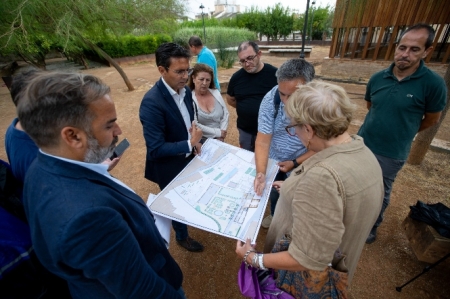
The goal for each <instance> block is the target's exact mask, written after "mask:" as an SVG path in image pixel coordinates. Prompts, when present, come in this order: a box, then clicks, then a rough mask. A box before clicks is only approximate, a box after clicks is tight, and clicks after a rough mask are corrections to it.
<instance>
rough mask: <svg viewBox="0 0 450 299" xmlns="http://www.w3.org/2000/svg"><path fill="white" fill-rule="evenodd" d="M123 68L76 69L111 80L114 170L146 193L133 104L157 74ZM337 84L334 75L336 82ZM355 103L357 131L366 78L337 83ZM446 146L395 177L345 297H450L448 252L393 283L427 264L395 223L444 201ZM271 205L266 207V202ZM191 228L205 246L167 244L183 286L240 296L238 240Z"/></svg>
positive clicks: (6, 105) (1, 104)
mask: <svg viewBox="0 0 450 299" xmlns="http://www.w3.org/2000/svg"><path fill="white" fill-rule="evenodd" d="M328 50H329V49H328V47H314V48H313V51H312V56H311V58H309V59H308V60H310V61H311V62H313V63H314V64H315V66H316V73H317V74H318V75H320V72H321V65H320V64H321V61H322V59H323V57H326V56H328ZM286 59H287V58H282V57H270V56H263V60H264V61H265V62H268V63H271V64H273V65H275V66H280V65H281V64H282V63H283V62H284V61H286ZM238 68H239V66H238V65H235V67H234V68H232V69H229V70H225V69H220V70H219V80H220V81H227V80H228V79H229V77H230V76H231V75H232V74H233V73H234V72H235V71H236V70H238ZM124 70H125V72H126V74H127V75H128V77H129V78H130V80H131V82H132V83H133V84H134V86H135V88H136V90H134V91H132V92H128V91H127V90H126V87H125V84H124V83H123V81H122V80H121V78H120V76H119V74H118V73H117V72H116V70H115V69H113V68H94V69H90V70H82V72H86V73H90V74H93V75H96V76H98V77H100V78H101V79H102V80H104V81H105V82H106V83H107V84H108V85H110V86H111V90H112V98H113V99H114V101H115V103H116V109H117V113H118V123H119V125H120V126H121V128H122V131H123V134H122V136H121V137H126V138H128V140H129V141H130V143H131V147H130V148H129V149H128V150H127V151H126V152H125V154H124V156H123V157H122V160H121V162H120V163H119V165H118V166H117V167H116V168H115V169H114V170H113V172H112V174H113V175H114V176H116V177H117V178H119V179H120V180H122V181H123V182H125V183H126V184H127V185H128V186H130V187H131V188H133V189H134V190H135V191H136V192H137V193H138V194H139V195H140V196H141V197H142V198H143V199H144V200H146V199H147V196H148V194H149V193H158V192H159V189H158V187H157V186H156V185H155V184H154V183H152V182H150V181H147V180H146V179H145V178H144V161H145V153H146V149H145V144H144V139H143V135H142V126H141V124H140V122H139V117H138V110H139V105H140V102H141V99H142V97H143V95H144V93H145V92H146V91H147V90H149V89H150V88H151V87H152V86H153V84H154V83H155V82H156V81H157V80H158V79H159V74H158V72H157V69H156V66H155V64H154V62H153V63H142V64H135V65H129V66H124ZM337 84H340V83H337ZM340 85H342V86H343V87H344V88H345V89H346V90H347V92H348V93H349V94H350V97H351V98H352V100H353V101H354V102H355V103H356V104H357V105H358V107H359V108H358V111H357V113H356V115H355V120H354V122H353V124H352V126H351V128H350V132H351V133H356V131H357V129H358V127H359V125H360V124H361V123H362V121H363V119H364V116H365V114H366V108H365V102H364V100H363V96H364V91H365V86H364V85H356V84H340ZM229 111H230V122H229V129H228V135H227V138H226V140H225V141H226V142H228V143H230V144H233V145H238V142H237V140H238V138H237V136H238V134H237V129H236V113H235V110H234V109H233V108H231V107H229ZM0 115H1V118H0V158H1V159H4V160H7V158H6V154H5V150H4V140H3V138H4V133H5V131H6V129H7V127H8V125H9V124H10V123H11V121H12V119H13V118H14V117H15V109H14V107H13V104H12V102H11V99H10V96H9V93H8V90H7V88H6V87H5V86H1V87H0ZM437 138H439V139H442V140H445V141H447V142H449V141H450V120H449V117H447V119H446V120H445V121H444V123H443V124H442V126H441V128H440V130H439V132H438V134H437ZM449 179H450V154H449V153H444V152H438V151H429V152H428V153H427V155H426V157H425V160H424V162H423V163H422V165H420V166H412V165H405V167H404V168H403V170H402V171H401V172H400V173H399V176H398V178H397V180H396V182H395V185H394V189H393V192H392V196H391V205H390V206H389V208H388V209H387V212H386V216H385V221H384V222H383V224H382V225H381V227H380V229H379V234H378V239H377V241H376V242H375V243H373V244H371V245H365V247H364V250H363V252H362V256H361V259H360V261H359V264H358V267H357V271H356V274H355V277H354V279H353V283H352V286H351V289H350V298H405V299H406V298H439V299H442V298H450V284H449V283H448V282H449V277H450V259H448V260H447V261H445V262H443V263H441V264H440V265H438V266H436V267H435V268H433V269H432V270H430V271H429V272H428V273H426V274H425V275H423V276H421V277H420V278H419V279H417V280H416V281H414V282H413V283H411V284H410V285H408V286H406V287H405V288H404V289H403V291H402V292H401V293H399V292H396V290H395V287H396V286H400V285H402V284H403V283H405V282H406V281H408V280H409V279H410V278H412V277H414V276H415V275H417V274H419V273H420V272H421V271H422V270H423V269H424V267H425V266H427V265H428V264H426V263H423V262H419V261H418V260H417V258H416V256H415V255H414V253H413V251H412V249H411V247H410V245H409V242H408V240H407V238H406V236H405V233H404V229H403V227H402V225H401V223H402V221H403V220H404V219H405V217H406V216H407V214H408V212H409V206H410V205H413V204H415V203H416V201H417V200H421V201H424V202H438V201H441V202H443V203H444V204H446V205H447V206H450V183H449ZM266 213H269V209H267V210H266ZM266 233H267V230H266V229H261V230H260V232H259V236H258V240H257V244H258V246H257V249H259V250H262V247H263V243H264V238H265V236H266ZM190 235H191V236H192V237H193V238H195V239H197V240H199V241H201V242H202V243H203V245H204V246H205V251H204V252H202V253H190V252H187V251H185V250H184V249H180V247H179V246H178V245H177V244H176V243H175V240H174V234H172V242H171V246H170V252H171V253H172V255H173V256H174V257H175V259H176V260H177V262H178V263H179V264H180V266H181V268H182V270H183V273H184V283H183V288H184V289H185V292H186V295H187V297H188V298H189V299H197V298H198V299H201V298H243V297H242V296H241V295H240V292H239V289H238V286H237V271H238V269H239V266H240V262H241V261H240V260H239V259H237V257H236V254H235V252H234V248H235V244H236V241H235V240H232V239H228V238H225V237H221V236H217V235H214V234H212V233H209V232H205V231H202V230H199V229H195V228H190Z"/></svg>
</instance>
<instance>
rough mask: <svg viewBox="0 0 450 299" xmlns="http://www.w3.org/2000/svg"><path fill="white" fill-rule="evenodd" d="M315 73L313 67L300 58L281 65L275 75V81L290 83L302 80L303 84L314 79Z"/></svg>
mask: <svg viewBox="0 0 450 299" xmlns="http://www.w3.org/2000/svg"><path fill="white" fill-rule="evenodd" d="M315 74H316V71H315V70H314V66H313V65H312V64H311V63H309V62H308V61H306V60H304V59H301V58H294V59H290V60H288V61H286V62H285V63H283V64H282V65H281V66H280V68H279V69H278V70H277V72H276V73H275V76H276V77H277V81H278V83H279V82H283V81H292V80H295V79H304V80H305V83H308V82H311V81H312V80H313V79H314V75H315Z"/></svg>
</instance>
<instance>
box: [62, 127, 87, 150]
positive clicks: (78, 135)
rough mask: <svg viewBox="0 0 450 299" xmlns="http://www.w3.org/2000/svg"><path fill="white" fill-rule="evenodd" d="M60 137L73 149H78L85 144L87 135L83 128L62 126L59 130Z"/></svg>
mask: <svg viewBox="0 0 450 299" xmlns="http://www.w3.org/2000/svg"><path fill="white" fill-rule="evenodd" d="M61 139H62V141H63V143H65V144H66V145H68V146H69V147H71V148H74V149H80V148H83V147H84V146H85V143H86V140H87V137H86V133H85V132H84V131H83V130H80V129H78V128H75V127H64V128H63V129H62V130H61Z"/></svg>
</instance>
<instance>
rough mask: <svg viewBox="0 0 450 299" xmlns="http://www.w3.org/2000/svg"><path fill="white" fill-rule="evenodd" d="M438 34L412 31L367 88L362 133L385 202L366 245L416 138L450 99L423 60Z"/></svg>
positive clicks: (372, 237)
mask: <svg viewBox="0 0 450 299" xmlns="http://www.w3.org/2000/svg"><path fill="white" fill-rule="evenodd" d="M434 34H435V33H434V30H433V28H432V27H431V26H429V25H428V24H416V25H413V26H411V27H409V28H408V29H407V30H406V31H405V32H404V33H403V34H402V36H401V38H400V42H399V43H398V45H397V47H396V49H395V55H394V63H393V64H392V65H391V66H390V67H389V68H388V69H386V70H383V71H381V72H378V73H376V74H374V75H373V76H372V77H371V78H370V80H369V83H368V84H367V90H366V95H365V100H366V101H367V109H369V112H368V113H367V115H366V118H365V120H364V123H363V124H362V126H361V128H360V129H359V132H358V135H360V136H361V137H363V138H364V143H365V144H366V145H367V147H368V148H370V149H371V150H372V152H373V153H374V154H375V156H376V158H377V159H378V162H379V163H380V166H381V169H382V171H383V183H384V192H385V194H384V201H383V206H382V208H381V212H380V215H379V216H378V219H377V221H376V222H375V225H374V226H373V228H372V230H371V232H370V235H369V236H368V238H367V240H366V243H367V244H371V243H373V242H374V241H375V239H376V234H377V228H378V226H379V225H380V224H381V222H382V221H383V214H384V211H385V210H386V207H387V206H388V205H389V200H390V194H391V190H392V184H393V183H394V180H395V177H396V176H397V173H398V172H399V171H400V169H401V168H402V167H403V165H404V163H405V161H406V159H407V157H408V154H409V151H410V148H411V143H412V141H413V139H414V136H415V135H416V133H417V132H420V131H422V130H425V129H427V128H429V127H431V126H433V125H435V124H437V122H438V121H439V118H440V116H441V111H442V110H443V109H444V107H445V104H446V99H447V95H446V94H447V91H446V87H445V82H444V80H443V78H442V77H440V76H439V75H438V74H436V73H435V72H433V71H431V70H430V69H428V68H427V67H426V66H425V65H424V62H423V61H422V59H424V58H425V57H427V55H428V54H429V53H430V52H431V50H432V49H433V47H432V43H433V40H434Z"/></svg>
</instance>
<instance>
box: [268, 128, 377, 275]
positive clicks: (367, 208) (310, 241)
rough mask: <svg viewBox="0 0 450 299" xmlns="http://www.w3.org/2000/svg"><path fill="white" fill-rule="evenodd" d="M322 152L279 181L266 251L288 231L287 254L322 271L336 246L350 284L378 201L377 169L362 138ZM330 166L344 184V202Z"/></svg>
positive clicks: (356, 138) (354, 136) (329, 260)
mask: <svg viewBox="0 0 450 299" xmlns="http://www.w3.org/2000/svg"><path fill="white" fill-rule="evenodd" d="M352 137H353V141H352V142H350V143H345V144H340V145H335V146H332V147H329V148H327V149H325V150H322V151H320V152H318V153H317V154H315V155H314V156H312V157H311V158H309V159H308V160H306V161H305V162H304V163H303V164H302V165H300V166H299V167H297V168H296V169H295V170H294V171H293V172H292V174H291V176H290V177H289V178H288V179H287V180H286V181H285V182H284V183H283V185H282V188H281V195H280V198H279V200H278V203H277V207H276V209H275V215H274V217H273V220H272V224H271V225H270V229H269V232H268V233H267V238H266V242H265V247H264V252H270V251H271V249H272V247H273V245H274V244H275V242H276V241H277V240H278V239H279V238H281V237H282V236H283V235H284V234H286V233H287V234H291V236H292V242H291V244H290V246H289V253H290V254H291V255H292V256H293V257H294V258H295V259H296V260H297V261H298V262H299V263H300V264H301V265H302V266H304V267H306V268H308V269H311V270H317V271H320V270H324V269H325V268H326V267H327V265H328V263H330V262H331V261H332V259H333V254H334V252H335V250H336V249H337V248H340V250H341V251H342V253H343V254H344V255H346V256H347V257H346V259H345V264H346V266H347V268H348V272H349V283H350V282H351V279H352V277H353V274H354V271H355V269H356V265H357V263H358V260H359V257H360V255H361V251H362V249H363V247H364V243H365V240H366V238H367V236H368V235H369V232H370V229H371V228H372V226H373V224H374V223H375V220H376V219H377V217H378V214H379V213H380V210H381V205H382V202H383V192H384V191H383V190H384V189H383V179H382V173H381V168H380V166H379V164H378V161H377V160H376V158H375V156H374V155H373V154H372V152H371V151H370V150H369V149H368V148H367V147H366V146H365V145H364V142H363V139H362V138H361V137H359V136H357V135H353V136H352ZM317 163H323V164H326V165H327V166H328V167H329V168H331V169H334V170H335V172H336V173H337V175H338V178H339V179H340V180H341V182H342V184H343V189H344V192H345V195H346V196H345V198H346V200H345V202H344V201H343V198H342V197H341V196H340V194H339V191H338V183H337V182H336V179H335V178H334V177H333V175H332V173H331V172H330V170H328V169H327V168H325V167H322V166H318V165H317Z"/></svg>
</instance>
